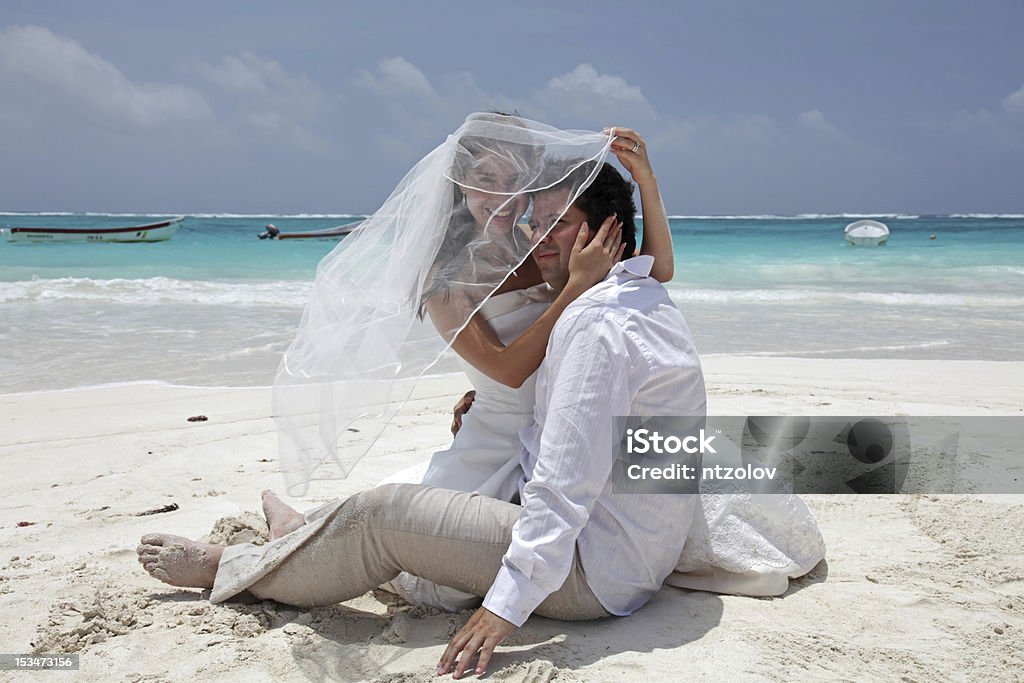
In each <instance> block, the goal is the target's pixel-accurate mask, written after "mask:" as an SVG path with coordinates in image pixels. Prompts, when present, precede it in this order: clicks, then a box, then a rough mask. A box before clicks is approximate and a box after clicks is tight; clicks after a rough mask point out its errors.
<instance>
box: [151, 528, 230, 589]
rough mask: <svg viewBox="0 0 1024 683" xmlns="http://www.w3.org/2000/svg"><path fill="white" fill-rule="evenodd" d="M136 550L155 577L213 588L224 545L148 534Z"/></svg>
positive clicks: (177, 583) (171, 581)
mask: <svg viewBox="0 0 1024 683" xmlns="http://www.w3.org/2000/svg"><path fill="white" fill-rule="evenodd" d="M136 552H138V554H139V562H140V563H141V564H142V566H143V568H144V569H145V570H146V571H147V572H149V573H150V575H151V576H152V577H153V578H155V579H159V580H161V581H163V582H164V583H169V584H171V585H172V586H181V587H184V588H213V580H214V579H215V578H216V576H217V565H218V564H219V563H220V556H221V553H223V552H224V546H222V545H213V544H211V543H199V542H198V541H191V540H189V539H187V538H185V537H183V536H172V535H171V534H147V535H145V536H143V537H142V545H140V546H139V547H138V548H137V549H136Z"/></svg>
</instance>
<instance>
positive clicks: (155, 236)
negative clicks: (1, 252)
mask: <svg viewBox="0 0 1024 683" xmlns="http://www.w3.org/2000/svg"><path fill="white" fill-rule="evenodd" d="M183 220H185V217H184V216H179V217H178V218H172V219H170V220H166V221H161V222H159V223H150V224H148V225H133V226H129V227H125V228H3V229H0V234H2V235H3V236H4V237H5V238H6V239H7V241H8V242H162V241H164V240H169V239H171V237H172V236H173V235H174V233H175V231H176V230H177V229H178V227H179V226H180V225H181V222H182V221H183Z"/></svg>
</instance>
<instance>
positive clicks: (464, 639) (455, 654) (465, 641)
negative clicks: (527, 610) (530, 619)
mask: <svg viewBox="0 0 1024 683" xmlns="http://www.w3.org/2000/svg"><path fill="white" fill-rule="evenodd" d="M515 628H516V627H515V626H514V625H513V624H512V622H510V621H505V620H504V619H502V618H501V617H499V616H498V615H496V614H495V613H494V612H491V611H490V610H487V609H484V608H483V607H481V608H480V609H478V610H477V611H476V612H474V613H473V616H471V617H470V618H469V621H467V622H466V625H465V626H463V627H462V630H461V631H459V632H458V633H456V634H455V637H454V638H452V640H451V642H450V643H448V647H447V648H446V649H445V651H444V654H443V655H441V661H440V662H439V663H438V665H437V675H438V676H441V675H443V674H446V673H448V672H449V671H451V668H452V665H453V664H455V660H456V658H458V665H457V666H456V667H455V673H454V674H453V677H454V678H462V674H463V673H464V672H465V671H466V669H467V668H469V663H470V662H471V661H473V658H474V657H475V656H476V653H477V652H479V653H480V660H479V661H478V662H477V665H476V671H475V672H474V673H475V674H476V675H477V676H482V675H483V674H485V673H486V672H487V664H488V663H489V662H490V661H491V655H492V654H493V653H494V647H495V646H496V645H497V644H498V643H500V642H501V641H503V640H505V638H507V637H508V634H510V633H512V631H514V630H515ZM460 654H461V655H462V656H461V657H460V656H459V655H460Z"/></svg>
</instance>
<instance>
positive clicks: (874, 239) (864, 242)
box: [845, 220, 889, 247]
mask: <svg viewBox="0 0 1024 683" xmlns="http://www.w3.org/2000/svg"><path fill="white" fill-rule="evenodd" d="M845 233H846V241H847V242H849V243H850V244H852V245H853V246H855V247H881V246H885V243H886V242H887V241H888V240H889V226H887V225H886V224H885V223H879V222H878V221H872V220H862V221H856V222H854V223H850V224H849V225H847V226H846V230H845Z"/></svg>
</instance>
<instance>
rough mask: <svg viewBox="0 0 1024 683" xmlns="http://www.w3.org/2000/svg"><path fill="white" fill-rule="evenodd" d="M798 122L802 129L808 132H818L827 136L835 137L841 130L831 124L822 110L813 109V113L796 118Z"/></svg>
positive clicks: (802, 114)
mask: <svg viewBox="0 0 1024 683" xmlns="http://www.w3.org/2000/svg"><path fill="white" fill-rule="evenodd" d="M796 122H797V123H798V124H799V125H800V126H801V127H802V128H806V129H808V130H813V131H817V132H819V133H824V134H826V135H835V134H836V133H838V132H839V129H838V128H836V127H835V126H833V125H832V124H831V123H829V121H828V119H826V118H825V115H824V114H822V113H821V110H820V109H812V110H811V111H805V112H802V113H801V114H800V115H799V116H797V117H796Z"/></svg>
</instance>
